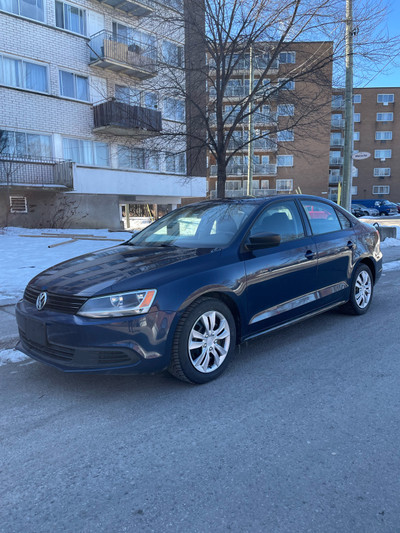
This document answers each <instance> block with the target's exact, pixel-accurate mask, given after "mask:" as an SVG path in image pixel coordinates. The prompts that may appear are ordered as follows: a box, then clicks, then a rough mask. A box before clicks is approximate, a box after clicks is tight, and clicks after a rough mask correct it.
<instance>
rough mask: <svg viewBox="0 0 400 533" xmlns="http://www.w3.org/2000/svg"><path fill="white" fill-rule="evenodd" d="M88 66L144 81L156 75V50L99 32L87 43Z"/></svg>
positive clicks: (109, 33) (105, 32)
mask: <svg viewBox="0 0 400 533" xmlns="http://www.w3.org/2000/svg"><path fill="white" fill-rule="evenodd" d="M89 48H90V65H91V66H95V67H101V68H106V69H108V70H112V71H114V72H119V73H122V74H126V75H127V76H132V77H135V78H139V79H141V80H145V79H148V78H152V77H154V76H156V75H157V49H156V48H155V47H152V46H149V45H143V44H142V43H139V42H137V41H134V40H133V39H127V38H123V37H121V36H117V35H114V34H113V33H112V32H109V31H105V30H103V31H99V32H98V33H96V34H95V35H92V37H91V38H90V42H89Z"/></svg>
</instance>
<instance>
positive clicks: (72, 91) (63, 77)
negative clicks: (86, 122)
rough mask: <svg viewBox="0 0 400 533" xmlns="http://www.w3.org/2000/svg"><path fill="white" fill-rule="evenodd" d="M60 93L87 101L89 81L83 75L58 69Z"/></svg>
mask: <svg viewBox="0 0 400 533" xmlns="http://www.w3.org/2000/svg"><path fill="white" fill-rule="evenodd" d="M60 94H61V96H66V97H67V98H74V99H75V100H83V101H85V102H88V101H89V83H88V79H87V78H85V77H84V76H78V75H77V74H73V73H72V72H66V71H65V70H60Z"/></svg>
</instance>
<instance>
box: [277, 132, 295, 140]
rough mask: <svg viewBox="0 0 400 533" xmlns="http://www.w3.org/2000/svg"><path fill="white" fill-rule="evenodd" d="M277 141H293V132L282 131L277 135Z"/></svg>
mask: <svg viewBox="0 0 400 533" xmlns="http://www.w3.org/2000/svg"><path fill="white" fill-rule="evenodd" d="M277 139H278V141H281V142H285V141H294V132H293V130H282V131H278V133H277Z"/></svg>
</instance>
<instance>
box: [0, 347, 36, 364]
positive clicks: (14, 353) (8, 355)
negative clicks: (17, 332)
mask: <svg viewBox="0 0 400 533" xmlns="http://www.w3.org/2000/svg"><path fill="white" fill-rule="evenodd" d="M25 360H30V361H31V359H29V357H28V356H27V355H25V354H23V353H22V352H20V351H18V350H2V351H0V366H3V365H6V364H7V363H21V362H22V361H25Z"/></svg>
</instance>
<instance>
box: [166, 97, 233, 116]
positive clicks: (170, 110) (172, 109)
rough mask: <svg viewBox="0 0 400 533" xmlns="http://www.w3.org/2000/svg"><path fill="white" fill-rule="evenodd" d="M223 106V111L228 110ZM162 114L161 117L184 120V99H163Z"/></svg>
mask: <svg viewBox="0 0 400 533" xmlns="http://www.w3.org/2000/svg"><path fill="white" fill-rule="evenodd" d="M227 107H228V106H225V111H228V110H227V109H226V108H227ZM163 111H164V114H163V117H164V118H166V119H167V120H176V121H177V122H185V101H184V100H179V99H178V98H165V99H164V110H163Z"/></svg>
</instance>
